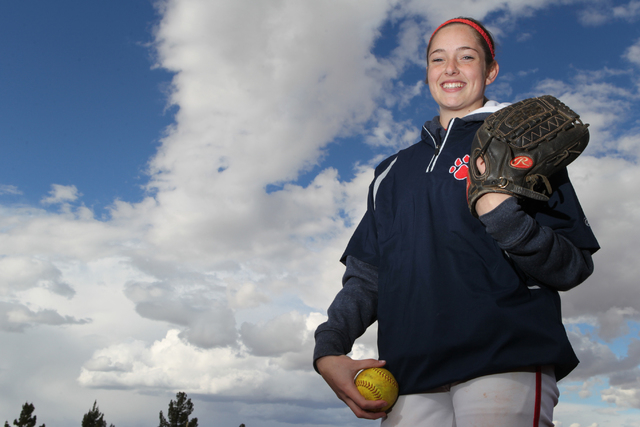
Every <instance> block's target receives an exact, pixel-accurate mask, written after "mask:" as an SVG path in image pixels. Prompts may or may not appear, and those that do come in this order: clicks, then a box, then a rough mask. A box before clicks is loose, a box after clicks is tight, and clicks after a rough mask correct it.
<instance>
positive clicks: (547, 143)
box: [467, 95, 589, 217]
mask: <svg viewBox="0 0 640 427" xmlns="http://www.w3.org/2000/svg"><path fill="white" fill-rule="evenodd" d="M588 126H589V125H588V124H583V123H582V121H581V120H580V116H578V115H577V114H576V113H574V112H573V111H571V109H569V108H568V107H567V106H566V105H564V104H563V103H562V102H560V101H559V100H558V99H556V98H554V97H553V96H550V95H545V96H541V97H539V98H529V99H525V100H523V101H520V102H516V103H515V104H512V105H509V106H508V107H505V108H503V109H501V110H498V111H496V112H495V113H493V114H492V115H490V116H489V117H487V118H486V120H485V121H484V123H483V124H482V126H481V127H480V129H478V132H477V133H476V136H475V137H474V139H473V142H472V144H471V160H470V161H469V175H468V179H467V201H468V203H469V209H470V210H471V213H472V214H473V215H474V216H476V217H477V216H478V214H477V212H476V209H475V206H476V203H477V201H478V199H479V198H480V197H481V196H483V195H485V194H486V193H505V194H509V195H512V196H516V197H519V198H522V197H528V198H531V199H534V200H541V201H546V200H549V196H550V195H551V193H552V192H553V189H552V188H551V185H550V184H549V179H548V178H549V177H550V176H551V175H553V174H554V173H555V172H557V171H558V170H560V169H562V168H564V167H566V166H567V165H568V164H569V163H571V162H572V161H574V160H575V159H576V158H577V157H578V156H579V155H580V154H581V153H582V152H583V151H584V149H585V148H586V147H587V144H588V143H589V130H588V129H587V127H588ZM479 157H482V158H483V159H484V162H485V166H486V169H485V171H484V173H482V174H480V172H479V170H478V166H477V162H476V161H477V159H478V158H479Z"/></svg>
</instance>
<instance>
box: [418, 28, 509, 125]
mask: <svg viewBox="0 0 640 427" xmlns="http://www.w3.org/2000/svg"><path fill="white" fill-rule="evenodd" d="M474 32H475V30H474V29H473V28H471V27H470V26H468V25H465V24H451V25H448V26H446V27H443V28H441V29H440V30H439V31H438V32H437V33H436V34H435V35H434V36H433V38H432V40H431V46H430V50H429V52H428V56H427V81H428V83H429V90H430V91H431V96H433V99H434V100H435V101H436V102H437V103H438V105H439V106H440V122H441V124H442V125H443V126H444V127H447V126H448V124H449V120H451V119H452V118H453V117H462V116H465V115H466V114H468V113H470V112H471V111H473V110H476V109H478V108H480V107H482V106H483V105H484V90H485V87H486V86H487V85H489V84H491V83H493V81H494V80H495V79H496V77H497V76H498V70H499V68H498V63H497V62H495V61H494V62H493V64H492V65H491V66H490V68H489V69H487V65H486V63H485V53H484V50H483V48H482V45H481V44H480V42H479V41H478V39H477V37H476V35H475V34H474Z"/></svg>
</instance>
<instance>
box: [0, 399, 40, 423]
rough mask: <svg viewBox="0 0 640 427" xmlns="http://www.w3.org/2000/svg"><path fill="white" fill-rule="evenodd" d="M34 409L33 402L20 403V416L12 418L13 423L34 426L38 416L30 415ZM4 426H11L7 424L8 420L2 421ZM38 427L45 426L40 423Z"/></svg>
mask: <svg viewBox="0 0 640 427" xmlns="http://www.w3.org/2000/svg"><path fill="white" fill-rule="evenodd" d="M35 409H36V408H35V406H33V404H31V403H29V402H25V404H24V405H22V411H21V412H20V418H18V419H17V420H13V425H14V426H16V427H35V425H36V418H38V417H36V416H35V415H32V414H33V411H34V410H35ZM4 427H11V426H10V425H9V421H5V422H4ZM40 427H45V425H44V424H42V425H41V426H40Z"/></svg>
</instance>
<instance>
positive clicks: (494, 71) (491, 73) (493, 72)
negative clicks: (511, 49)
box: [484, 61, 500, 86]
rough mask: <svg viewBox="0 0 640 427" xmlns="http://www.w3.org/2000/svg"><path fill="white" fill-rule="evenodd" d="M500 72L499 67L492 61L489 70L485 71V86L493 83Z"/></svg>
mask: <svg viewBox="0 0 640 427" xmlns="http://www.w3.org/2000/svg"><path fill="white" fill-rule="evenodd" d="M499 72H500V66H499V65H498V63H497V62H496V61H493V64H491V68H489V69H488V70H487V78H486V79H485V81H484V83H485V85H487V86H488V85H490V84H491V83H493V82H494V80H495V79H496V78H497V77H498V73H499Z"/></svg>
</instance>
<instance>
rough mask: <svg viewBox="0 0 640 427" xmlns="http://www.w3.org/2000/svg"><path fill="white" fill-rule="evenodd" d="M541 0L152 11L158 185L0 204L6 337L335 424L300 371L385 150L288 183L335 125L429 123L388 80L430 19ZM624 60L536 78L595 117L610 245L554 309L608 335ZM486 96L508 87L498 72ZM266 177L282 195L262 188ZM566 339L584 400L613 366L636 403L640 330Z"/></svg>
mask: <svg viewBox="0 0 640 427" xmlns="http://www.w3.org/2000/svg"><path fill="white" fill-rule="evenodd" d="M551 3H552V2H548V1H537V2H523V1H508V2H506V3H504V2H500V3H498V2H476V1H467V2H464V3H463V4H461V5H454V4H453V3H451V2H440V3H437V4H434V3H429V2H423V1H420V2H416V1H403V2H396V1H386V0H368V1H367V2H366V3H365V2H362V3H360V2H343V3H340V6H339V8H337V7H336V4H335V3H333V2H299V1H295V0H285V1H279V2H271V1H264V2H252V1H249V0H239V1H216V2H206V1H197V0H171V1H167V2H165V3H162V4H161V9H162V10H161V12H162V21H161V22H160V24H159V25H158V28H157V32H156V45H155V46H156V48H157V54H158V55H157V60H158V66H159V67H163V68H166V69H169V70H171V71H174V72H176V76H175V78H174V80H173V86H172V92H171V102H172V103H174V104H175V105H177V106H178V107H179V110H178V113H177V116H176V123H175V126H172V127H171V128H170V129H168V130H167V134H166V136H165V137H164V139H163V140H162V145H161V147H160V148H159V150H158V152H157V154H156V155H155V156H154V157H153V158H152V159H151V160H150V163H149V174H150V182H149V185H148V190H149V193H148V195H147V197H146V198H145V199H144V200H142V201H140V202H138V203H128V202H124V201H114V203H113V205H112V206H111V208H110V217H109V219H108V220H105V221H98V220H96V219H95V218H94V217H93V214H92V212H91V211H90V210H89V209H87V208H86V207H83V206H80V207H72V206H71V204H72V202H77V201H78V199H79V198H80V196H81V194H80V193H79V192H78V189H77V188H76V187H75V186H73V185H70V186H63V185H57V184H54V185H52V190H51V191H50V193H49V195H48V196H47V197H45V198H43V200H42V204H44V205H58V204H59V205H61V206H62V207H63V209H61V211H60V212H59V213H51V212H47V211H45V210H43V209H36V208H31V207H27V208H24V207H12V208H3V210H2V215H1V216H0V230H2V233H1V234H0V246H1V247H3V248H8V249H6V253H5V254H3V256H4V257H3V258H0V275H1V277H2V281H0V296H2V297H3V298H4V299H3V300H2V301H0V329H2V330H4V331H14V332H25V331H32V330H33V329H37V327H38V325H42V326H41V327H43V328H50V327H51V326H52V325H66V326H65V327H66V328H67V329H61V331H63V332H64V336H65V337H66V339H67V340H68V341H72V342H73V343H75V344H76V346H77V348H78V349H79V350H77V351H76V354H77V355H78V356H76V358H77V359H78V358H82V357H84V358H85V359H84V360H83V361H82V362H74V363H76V364H74V365H69V366H71V367H70V368H68V369H69V370H70V371H73V374H72V376H73V377H74V378H75V377H76V376H77V372H78V369H79V366H80V364H82V363H83V362H84V365H83V366H82V369H81V371H80V374H79V376H77V378H78V384H79V385H80V386H81V387H86V388H91V389H92V392H94V391H95V392H96V393H97V391H96V390H101V389H121V390H127V391H131V393H130V394H128V395H127V396H132V395H134V393H135V396H138V397H139V396H141V395H142V394H144V395H145V396H148V395H151V394H154V393H155V394H159V393H162V392H165V391H167V390H170V391H174V390H184V391H186V392H188V393H192V394H194V395H197V396H199V397H200V398H202V399H208V400H210V401H214V402H215V401H224V402H225V404H226V405H229V400H235V401H238V402H250V403H251V405H246V406H242V407H241V408H240V409H238V410H239V411H245V413H251V414H253V415H254V416H256V417H257V418H261V417H262V416H265V417H266V418H268V419H269V420H284V421H283V422H289V423H291V422H293V425H304V424H303V422H300V420H301V419H302V420H304V423H309V425H311V423H316V422H317V423H326V424H332V425H345V424H346V422H345V420H351V419H352V416H351V415H350V414H349V413H348V412H338V410H337V409H336V407H339V408H343V405H342V404H341V403H340V402H339V401H338V400H337V398H336V397H335V396H334V395H333V393H332V392H331V390H330V389H329V387H327V386H326V385H325V384H324V383H323V382H322V380H321V379H320V378H319V376H318V375H317V374H316V373H315V372H313V371H312V368H311V353H312V349H313V336H312V335H313V331H314V330H315V327H316V326H317V325H318V324H319V323H320V322H321V321H323V319H324V315H323V314H322V313H324V310H326V308H327V307H328V305H329V303H330V301H331V299H332V298H333V296H334V295H335V294H336V292H337V291H338V289H339V288H340V278H341V275H342V273H343V266H342V265H341V264H340V263H339V262H338V261H337V260H338V259H339V257H340V255H341V252H342V250H343V249H344V247H345V246H346V243H347V240H348V238H349V236H350V234H351V232H352V230H353V228H354V226H355V225H356V224H357V222H358V221H359V219H360V217H361V216H362V214H363V212H364V207H365V196H366V193H367V188H368V185H369V183H370V180H371V178H372V169H371V166H372V164H373V163H375V162H376V161H379V160H380V158H379V157H375V158H372V159H362V160H361V162H362V164H361V165H356V166H354V167H355V176H354V178H353V179H352V180H350V181H348V182H347V181H344V180H342V179H340V178H339V177H338V172H337V171H336V170H335V169H332V168H325V169H324V170H321V171H319V172H318V173H317V174H316V176H315V177H314V178H313V179H312V180H311V182H310V183H309V184H308V185H306V186H302V185H299V184H296V183H295V182H296V179H297V178H298V176H299V175H300V174H302V173H303V172H305V171H309V170H310V169H311V168H312V167H313V166H315V165H317V164H318V163H319V162H320V159H321V158H322V156H323V155H324V150H326V147H327V145H328V144H329V143H331V142H332V141H333V140H334V139H335V138H337V137H343V136H348V135H352V134H354V133H355V132H365V133H367V135H368V137H369V139H368V142H369V143H370V144H371V145H372V146H374V148H375V147H380V146H386V147H391V148H398V147H402V146H404V145H406V144H408V143H409V142H410V141H413V140H415V139H416V138H417V133H418V132H419V129H413V128H412V127H411V126H410V125H409V124H408V123H405V122H404V121H400V120H399V119H398V118H396V117H394V116H393V113H392V111H393V110H394V107H397V106H406V105H408V104H409V103H410V102H411V100H413V99H414V98H415V97H417V96H425V95H426V93H425V90H426V89H425V86H424V84H423V83H422V82H416V83H415V84H407V85H405V84H402V83H401V82H398V81H395V80H394V79H396V78H397V77H398V76H399V74H400V73H401V72H402V71H403V70H404V69H406V68H407V67H408V66H410V65H412V64H416V63H417V64H419V63H420V62H421V61H422V59H423V58H422V57H423V54H422V53H420V49H421V46H422V47H424V42H425V38H428V35H429V34H427V32H428V30H429V28H428V27H426V26H425V23H424V22H423V20H422V19H425V20H426V25H427V26H431V27H433V26H434V25H436V24H437V23H439V22H440V21H441V20H442V19H445V18H449V17H452V16H457V15H459V12H458V10H463V9H458V8H464V10H465V14H470V15H473V16H476V17H478V18H482V17H484V16H487V14H488V13H489V12H491V11H494V12H495V11H496V10H500V11H506V16H507V17H508V18H509V17H510V18H513V17H514V16H522V15H527V14H530V13H533V10H535V9H539V8H543V7H547V6H548V5H549V4H551ZM412 14H414V15H412ZM415 14H417V15H415ZM409 15H411V19H409V20H406V21H404V23H403V24H402V28H401V30H400V37H399V40H398V47H397V48H396V49H395V50H394V51H393V53H392V54H391V55H390V56H389V57H388V58H384V59H380V58H376V57H374V56H373V55H372V54H371V47H372V46H373V45H374V43H375V40H376V37H377V35H378V34H379V31H380V26H381V25H382V24H383V23H384V22H385V20H386V19H387V18H389V16H391V19H397V20H400V19H401V18H402V17H406V16H409ZM507 31H508V29H504V30H502V32H501V31H497V34H498V35H501V34H504V33H506V32H507ZM629 52H631V49H630V51H629ZM629 55H630V56H629V57H628V59H629V60H631V61H632V62H633V61H634V59H632V58H634V55H635V54H629ZM532 72H534V71H532ZM615 72H617V71H615V70H606V69H603V70H595V71H593V72H591V73H587V72H580V73H578V74H577V75H576V77H575V81H570V82H564V81H558V80H545V81H543V82H541V83H540V85H539V86H538V87H535V88H532V91H534V92H550V93H553V94H555V95H557V96H559V97H561V98H562V99H563V100H564V101H565V102H567V104H569V105H570V106H571V107H573V108H575V109H576V110H577V111H578V112H579V113H580V114H581V115H582V116H583V118H584V119H585V121H588V122H589V123H591V131H592V142H591V145H590V147H589V152H588V153H586V154H585V155H584V156H583V157H581V158H580V159H578V161H576V163H575V164H574V165H572V166H571V168H570V169H571V176H572V178H573V180H574V183H575V186H576V188H577V190H578V192H579V194H580V198H581V201H582V202H583V205H584V208H585V211H586V212H587V214H588V217H589V220H590V222H591V223H592V225H593V227H594V230H595V231H596V234H597V236H598V238H599V239H600V242H601V244H602V246H603V249H602V251H601V252H600V253H598V254H597V255H596V257H595V260H596V273H595V275H594V277H593V278H591V279H589V281H588V282H587V283H585V284H583V285H582V286H580V287H579V288H577V289H575V290H573V291H571V292H569V293H567V294H566V295H563V301H564V308H565V310H564V314H565V315H566V316H568V317H569V318H571V319H576V318H583V319H584V318H586V317H588V318H589V319H590V321H592V322H593V324H594V325H595V326H596V327H597V331H598V333H599V335H600V338H603V339H606V340H614V339H615V338H617V337H619V336H620V335H621V334H624V333H625V331H626V329H625V328H626V325H627V323H626V322H627V321H629V320H637V313H638V312H639V311H640V297H639V296H638V292H637V284H636V282H637V277H639V275H640V270H639V268H640V267H639V266H638V263H637V260H636V258H637V257H636V256H635V253H636V251H635V246H636V245H635V242H636V241H637V240H638V237H639V236H638V233H637V231H635V230H637V217H638V212H639V209H640V208H639V205H638V203H639V202H638V201H637V200H635V199H634V198H633V197H628V196H629V195H632V194H635V193H634V192H635V191H637V188H636V187H637V184H636V183H637V182H638V179H639V178H640V169H639V168H638V166H637V156H638V147H639V146H640V141H639V140H638V138H637V136H636V135H635V134H634V133H633V132H631V130H629V131H628V132H626V133H624V134H621V133H615V132H614V130H615V129H616V126H612V124H613V125H616V124H620V123H625V122H626V121H628V120H629V115H630V111H633V109H634V106H635V105H636V104H635V102H637V101H636V98H635V97H636V96H637V94H633V93H629V90H628V89H627V88H625V87H621V86H619V85H616V84H613V83H610V81H609V80H607V78H608V77H611V76H612V75H613V73H615ZM623 75H624V74H618V76H623ZM494 87H495V86H494ZM495 88H496V89H493V88H492V90H494V93H497V94H498V95H500V96H502V95H503V94H508V95H509V96H510V94H511V87H510V86H508V85H507V86H503V87H495ZM269 184H278V185H279V188H281V189H280V190H279V191H274V192H270V193H268V192H267V191H266V188H267V186H268V185H269ZM0 191H5V192H6V193H8V194H17V191H18V190H17V188H14V187H0ZM12 191H13V193H12ZM625 196H626V197H625ZM605 284H606V285H605ZM612 289H615V292H613V291H612ZM60 313H62V314H60ZM89 318H90V319H92V321H91V322H88V321H86V320H85V319H89ZM167 329H168V332H167ZM375 332H376V331H375V327H374V328H371V330H370V331H368V332H367V334H366V335H365V336H364V337H362V339H361V340H359V342H358V343H357V344H356V345H355V346H354V351H353V356H354V357H355V358H369V357H376V352H375V340H376V334H375ZM60 334H62V332H60ZM11 335H17V334H11ZM56 337H58V335H56ZM570 337H571V339H572V342H573V343H574V344H575V345H576V348H577V351H578V353H579V356H580V358H581V360H582V364H581V366H580V368H579V369H578V370H577V371H576V373H575V374H574V375H573V376H572V378H575V379H576V380H585V381H587V382H586V383H585V385H584V387H582V388H580V390H579V391H578V393H582V395H583V396H586V395H588V394H589V393H590V392H592V391H591V390H592V389H591V388H590V387H591V384H592V383H591V382H589V381H593V378H606V377H608V376H609V377H611V378H612V390H614V391H612V392H610V394H609V396H610V397H609V398H610V399H612V400H613V401H615V402H621V404H622V403H624V402H631V401H632V399H633V396H634V395H631V394H630V396H631V397H627V398H626V399H627V400H623V398H624V396H625V393H627V394H629V393H628V392H627V391H628V390H637V389H640V387H638V385H637V384H636V383H635V382H633V383H631V384H627V383H623V379H622V377H623V376H621V377H616V376H615V375H614V374H615V373H616V372H619V373H623V374H629V375H630V374H635V372H636V367H637V365H638V363H639V362H640V356H639V354H638V352H637V351H636V347H635V344H634V346H631V347H630V351H629V354H628V356H627V357H625V358H622V359H620V358H618V357H617V356H616V355H615V354H614V353H613V352H612V351H611V349H610V347H608V346H607V345H606V344H605V343H602V342H601V341H599V340H598V339H597V338H594V337H590V336H587V335H583V334H580V333H578V332H575V331H572V332H571V333H570ZM90 354H93V355H92V356H91V357H89V356H86V355H90ZM78 363H79V364H78ZM616 387H617V388H616ZM622 387H627V388H622ZM615 390H625V393H618V392H617V391H615ZM34 393H35V391H34ZM616 399H617V400H616ZM167 400H168V399H167ZM265 402H266V403H268V404H269V405H265ZM292 402H293V403H292ZM90 403H91V402H89V404H88V406H90ZM286 403H289V404H288V405H286V407H285V404H286ZM296 404H299V405H300V406H299V407H297V408H292V406H294V405H296ZM69 405H71V403H69ZM280 405H281V406H280ZM114 406H115V407H117V406H118V405H116V404H114ZM327 407H331V408H332V409H331V411H326V408H327ZM308 408H311V409H308ZM159 409H164V408H158V410H159ZM234 409H235V407H234ZM580 409H581V410H584V408H583V407H581V408H580ZM154 411H155V414H157V411H156V410H155V409H154ZM314 411H317V412H314ZM585 412H587V413H588V411H585ZM310 413H311V414H313V415H309V414H310ZM318 414H321V417H314V415H318ZM154 416H155V415H154ZM314 418H315V419H316V421H310V420H312V419H314ZM292 420H295V422H294V421H292ZM318 420H321V421H318ZM349 422H351V421H349ZM353 422H354V423H355V421H353ZM562 422H563V423H564V425H565V426H566V425H570V422H571V423H573V422H580V423H581V424H580V425H584V426H588V425H589V424H590V423H592V422H593V420H592V421H589V422H587V421H584V420H582V419H580V420H577V419H573V420H571V421H562ZM598 423H600V421H598ZM116 424H117V423H116ZM125 424H126V423H125ZM354 425H355V424H354ZM599 425H600V424H599ZM604 425H605V424H602V426H604Z"/></svg>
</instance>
